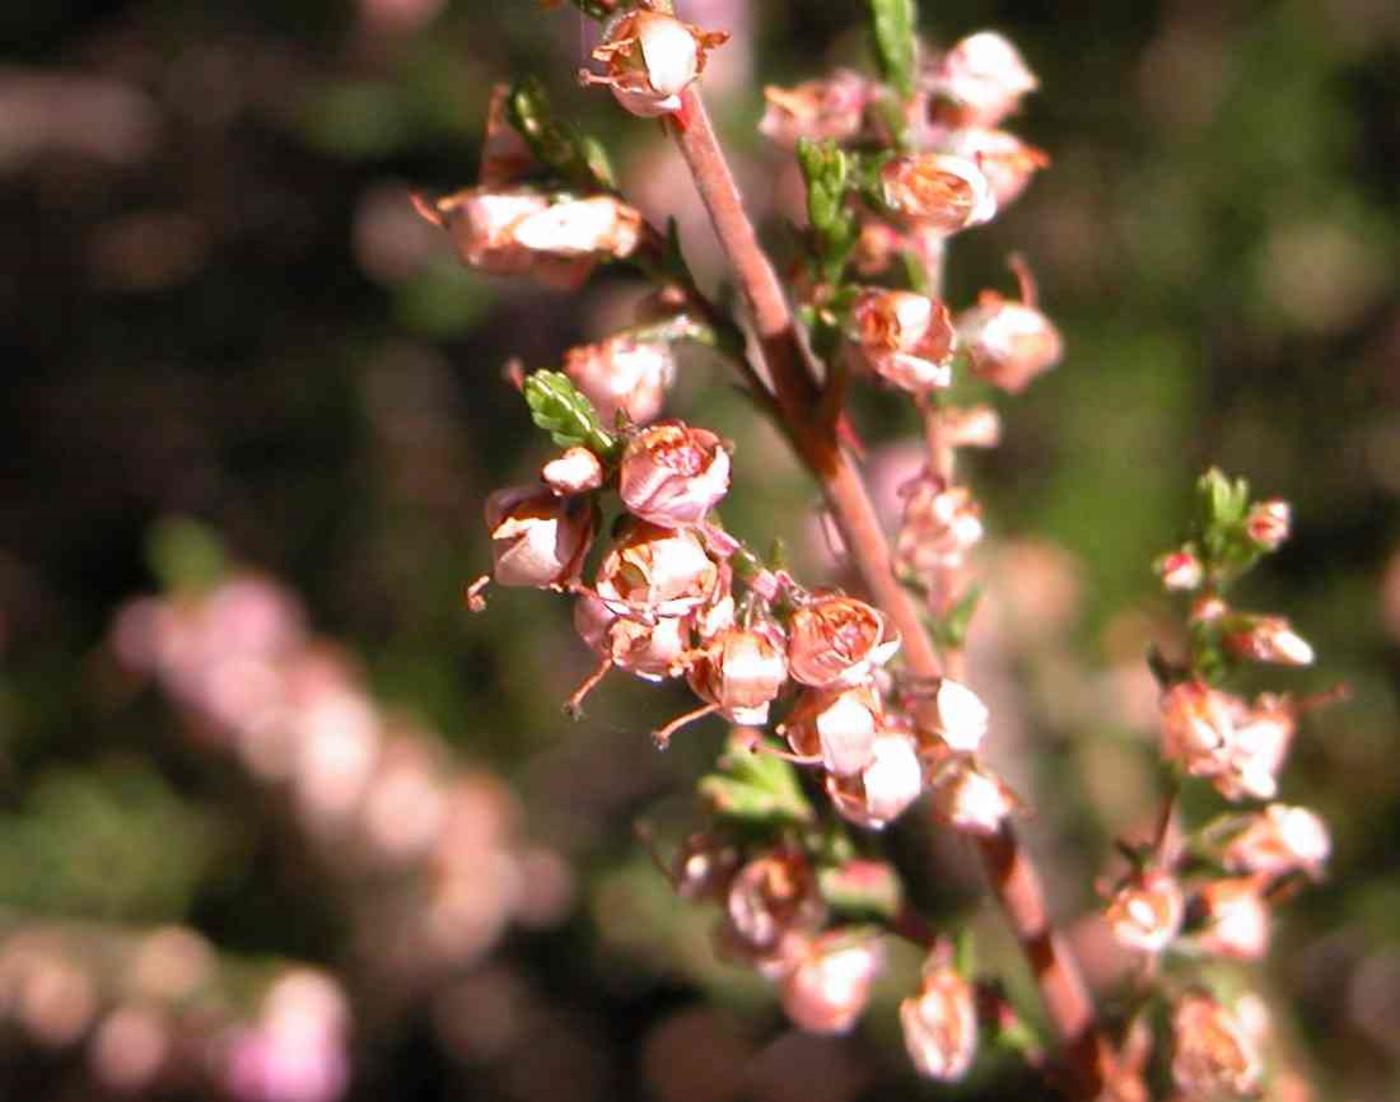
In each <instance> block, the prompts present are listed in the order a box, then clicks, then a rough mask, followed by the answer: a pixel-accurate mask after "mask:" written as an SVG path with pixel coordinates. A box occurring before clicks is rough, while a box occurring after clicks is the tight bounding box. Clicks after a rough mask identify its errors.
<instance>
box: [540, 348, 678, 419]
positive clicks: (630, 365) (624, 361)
mask: <svg viewBox="0 0 1400 1102" xmlns="http://www.w3.org/2000/svg"><path fill="white" fill-rule="evenodd" d="M564 374H566V375H567V376H568V377H569V378H570V379H572V380H573V382H574V385H575V386H577V387H578V388H579V390H580V391H582V392H583V394H584V396H585V397H586V398H587V399H588V400H589V401H590V402H592V403H593V406H594V408H595V409H597V411H598V415H599V416H600V417H601V418H602V419H603V420H604V422H606V423H608V424H611V423H612V422H613V421H614V420H615V419H616V417H617V414H618V412H619V411H621V412H622V413H623V414H625V415H626V417H627V419H628V420H629V421H631V422H633V423H634V424H638V425H644V424H646V423H647V422H648V421H654V420H655V419H656V417H657V415H658V414H660V412H661V406H662V403H663V402H664V401H665V399H666V391H667V390H669V389H670V386H671V382H672V380H674V379H675V377H676V358H675V355H674V354H673V353H672V351H671V346H670V344H668V343H666V342H664V341H638V340H636V339H635V338H634V337H631V336H627V335H625V334H624V335H621V336H616V337H609V338H608V339H607V340H604V341H599V342H598V343H597V344H585V345H581V346H579V347H577V348H572V349H570V350H569V352H568V354H567V355H566V356H565V357H564Z"/></svg>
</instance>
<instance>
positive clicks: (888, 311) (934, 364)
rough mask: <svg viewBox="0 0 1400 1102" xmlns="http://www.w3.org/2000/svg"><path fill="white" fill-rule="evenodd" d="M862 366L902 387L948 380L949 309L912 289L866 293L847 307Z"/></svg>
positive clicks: (935, 385) (917, 389)
mask: <svg viewBox="0 0 1400 1102" xmlns="http://www.w3.org/2000/svg"><path fill="white" fill-rule="evenodd" d="M852 317H853V318H854V320H855V324H856V342H857V344H856V346H857V348H858V349H859V352H860V355H861V358H862V360H864V362H865V364H866V365H867V366H868V367H869V368H870V370H872V371H873V372H875V374H877V375H879V376H880V377H881V378H882V379H884V380H885V381H886V382H889V383H892V384H894V385H895V386H897V387H899V388H900V389H901V390H908V391H911V392H914V393H921V392H925V391H929V390H942V389H945V388H946V387H948V386H949V385H951V384H952V381H953V373H952V368H951V366H950V361H951V360H952V356H953V345H954V342H955V335H954V333H953V323H952V319H951V317H950V316H949V314H948V308H947V307H946V306H944V305H943V303H941V302H938V301H936V300H934V299H931V298H928V297H927V296H925V295H918V294H914V293H913V292H912V291H879V290H871V291H865V292H863V293H862V294H861V296H860V297H859V298H858V299H857V300H856V303H855V306H854V307H853V309H852Z"/></svg>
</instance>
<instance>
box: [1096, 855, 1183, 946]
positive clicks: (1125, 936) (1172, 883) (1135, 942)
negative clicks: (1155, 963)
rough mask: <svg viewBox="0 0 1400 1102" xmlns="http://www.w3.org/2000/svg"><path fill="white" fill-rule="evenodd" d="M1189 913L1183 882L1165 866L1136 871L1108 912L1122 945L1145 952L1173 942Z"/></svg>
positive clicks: (1116, 936) (1109, 921)
mask: <svg viewBox="0 0 1400 1102" xmlns="http://www.w3.org/2000/svg"><path fill="white" fill-rule="evenodd" d="M1185 916H1186V897H1185V895H1183V894H1182V891H1181V884H1180V883H1179V882H1178V881H1177V879H1176V877H1175V876H1173V875H1172V874H1171V873H1169V872H1167V871H1165V870H1163V869H1144V870H1143V871H1141V872H1138V873H1134V874H1133V876H1131V877H1130V878H1129V879H1128V880H1127V881H1126V882H1125V883H1124V884H1122V885H1121V886H1120V887H1119V888H1118V890H1117V892H1115V893H1114V896H1113V899H1112V900H1111V901H1110V903H1109V905H1108V911H1107V913H1106V915H1105V917H1106V918H1107V920H1108V925H1109V929H1111V930H1112V931H1113V936H1114V937H1115V938H1117V939H1118V941H1119V942H1120V943H1121V944H1123V945H1126V946H1127V947H1128V948H1130V949H1138V950H1141V951H1142V952H1144V953H1160V952H1161V951H1162V950H1163V949H1165V948H1166V947H1167V946H1168V945H1170V944H1171V943H1172V942H1173V941H1174V940H1175V939H1176V935H1177V934H1178V933H1180V932H1181V923H1182V920H1183V919H1184V918H1185Z"/></svg>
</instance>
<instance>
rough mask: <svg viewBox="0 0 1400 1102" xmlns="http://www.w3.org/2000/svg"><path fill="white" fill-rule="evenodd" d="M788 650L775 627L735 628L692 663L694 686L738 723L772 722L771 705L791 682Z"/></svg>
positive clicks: (728, 630) (718, 638) (762, 625)
mask: <svg viewBox="0 0 1400 1102" xmlns="http://www.w3.org/2000/svg"><path fill="white" fill-rule="evenodd" d="M786 652H787V647H786V640H785V639H784V638H783V634H782V630H781V629H780V628H779V627H778V626H777V625H776V624H772V623H765V624H758V625H755V626H753V627H748V628H744V627H731V628H728V629H726V630H724V631H722V632H720V633H719V634H717V635H715V636H714V637H713V638H712V639H711V640H710V641H709V642H708V643H707V644H706V645H705V647H704V648H703V650H701V652H700V653H699V655H698V656H697V657H696V658H695V659H694V660H693V661H692V663H691V666H690V672H689V679H690V685H691V688H693V689H694V690H695V692H696V694H697V695H698V696H700V697H701V698H702V699H704V700H707V701H710V702H711V703H714V704H717V705H719V709H720V714H721V715H723V716H724V717H725V718H726V719H729V720H730V721H731V722H734V723H741V724H748V725H755V726H757V725H762V724H765V723H767V722H768V705H769V704H770V703H771V702H772V700H773V699H774V698H775V697H776V696H777V695H778V693H779V692H780V691H781V690H782V687H783V685H784V684H786V683H787V653H786Z"/></svg>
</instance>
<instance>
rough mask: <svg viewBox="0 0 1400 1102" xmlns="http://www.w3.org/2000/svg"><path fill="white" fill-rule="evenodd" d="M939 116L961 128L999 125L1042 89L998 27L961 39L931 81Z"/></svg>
mask: <svg viewBox="0 0 1400 1102" xmlns="http://www.w3.org/2000/svg"><path fill="white" fill-rule="evenodd" d="M926 87H927V88H928V90H929V93H930V95H931V98H932V100H933V102H932V105H931V107H932V111H933V114H934V116H935V117H936V118H938V119H939V120H941V121H944V122H947V123H949V124H950V125H956V126H963V127H966V126H995V125H996V124H997V123H999V122H1000V121H1001V120H1002V119H1004V118H1005V117H1006V116H1007V115H1009V114H1011V113H1012V112H1013V111H1015V110H1016V108H1017V107H1019V106H1020V103H1021V97H1023V96H1024V95H1026V94H1027V93H1028V92H1033V91H1035V89H1036V88H1037V87H1038V82H1037V81H1036V78H1035V74H1034V73H1032V72H1031V71H1030V69H1029V68H1028V67H1027V66H1026V63H1025V61H1024V60H1023V59H1022V57H1021V54H1020V52H1019V51H1018V50H1017V49H1016V47H1015V46H1013V45H1012V44H1011V43H1010V42H1009V41H1008V40H1007V39H1006V38H1004V37H1003V36H1002V35H999V34H997V33H996V32H995V31H979V32H978V33H977V34H974V35H969V36H968V37H967V38H964V39H963V40H962V41H960V42H958V43H957V44H956V45H954V46H953V48H952V49H951V50H949V51H948V52H947V53H946V54H944V55H943V56H942V57H941V58H939V59H938V61H937V62H936V63H935V65H934V67H933V71H932V72H931V73H930V74H929V77H928V79H927V81H926Z"/></svg>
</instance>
